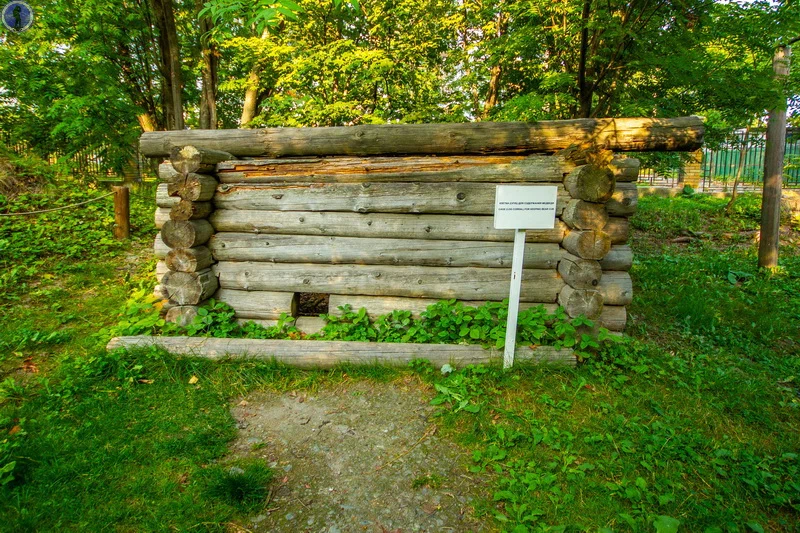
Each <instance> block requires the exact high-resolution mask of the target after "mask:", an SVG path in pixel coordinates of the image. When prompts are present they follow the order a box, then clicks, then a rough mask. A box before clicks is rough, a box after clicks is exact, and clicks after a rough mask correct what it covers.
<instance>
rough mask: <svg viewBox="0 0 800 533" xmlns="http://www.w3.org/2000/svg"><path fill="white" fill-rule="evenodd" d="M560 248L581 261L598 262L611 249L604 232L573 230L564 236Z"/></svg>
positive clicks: (608, 238)
mask: <svg viewBox="0 0 800 533" xmlns="http://www.w3.org/2000/svg"><path fill="white" fill-rule="evenodd" d="M561 246H563V247H564V249H565V250H567V251H568V252H569V253H571V254H572V255H577V256H578V257H580V258H581V259H595V260H599V259H602V258H603V257H605V255H606V254H607V253H608V251H609V250H610V249H611V237H610V236H609V235H608V234H607V233H606V232H604V231H595V230H584V231H578V230H574V231H570V232H569V233H567V234H566V235H564V240H563V241H562V242H561Z"/></svg>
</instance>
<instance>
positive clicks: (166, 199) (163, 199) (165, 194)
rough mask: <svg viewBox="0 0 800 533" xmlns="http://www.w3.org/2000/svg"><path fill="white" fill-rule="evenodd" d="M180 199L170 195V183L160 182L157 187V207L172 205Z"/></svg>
mask: <svg viewBox="0 0 800 533" xmlns="http://www.w3.org/2000/svg"><path fill="white" fill-rule="evenodd" d="M179 201H180V198H174V197H172V196H170V195H169V184H167V183H159V184H158V187H156V206H157V207H172V206H173V205H176V204H177V203H178V202H179Z"/></svg>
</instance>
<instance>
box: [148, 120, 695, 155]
mask: <svg viewBox="0 0 800 533" xmlns="http://www.w3.org/2000/svg"><path fill="white" fill-rule="evenodd" d="M703 131H704V128H703V121H702V119H700V118H699V117H680V118H669V119H665V118H617V119H613V118H599V119H574V120H543V121H540V122H534V123H523V122H472V123H462V124H390V125H364V126H345V127H328V128H265V129H239V130H180V131H169V132H166V131H151V132H145V133H144V134H142V136H141V138H140V141H139V148H140V150H141V151H142V153H143V154H144V155H145V156H148V157H160V156H166V155H169V154H170V152H171V150H172V149H173V148H174V147H176V146H177V147H183V146H186V145H193V146H202V147H203V148H206V149H213V150H223V151H226V152H230V153H232V154H234V155H236V156H238V157H243V156H271V157H296V156H324V155H382V154H383V155H400V154H440V155H444V154H488V153H536V152H539V153H554V152H557V151H559V150H563V149H565V148H567V147H570V146H574V145H577V146H582V147H592V146H599V147H603V148H607V149H609V150H614V151H620V152H630V151H645V152H654V151H669V150H680V151H688V152H690V151H693V150H697V149H698V148H699V147H700V146H702V143H703Z"/></svg>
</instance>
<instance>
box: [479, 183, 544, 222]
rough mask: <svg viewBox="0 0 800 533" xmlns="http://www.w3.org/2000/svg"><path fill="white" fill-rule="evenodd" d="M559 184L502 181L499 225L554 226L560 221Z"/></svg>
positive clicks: (496, 214)
mask: <svg viewBox="0 0 800 533" xmlns="http://www.w3.org/2000/svg"><path fill="white" fill-rule="evenodd" d="M557 201H558V187H556V186H555V185H498V186H497V192H496V193H495V199H494V227H495V229H552V228H554V227H555V222H556V202H557Z"/></svg>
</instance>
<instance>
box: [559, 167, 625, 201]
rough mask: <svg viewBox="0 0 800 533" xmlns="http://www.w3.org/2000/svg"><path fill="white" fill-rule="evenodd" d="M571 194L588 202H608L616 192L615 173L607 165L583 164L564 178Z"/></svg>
mask: <svg viewBox="0 0 800 533" xmlns="http://www.w3.org/2000/svg"><path fill="white" fill-rule="evenodd" d="M564 187H566V189H567V191H568V192H569V194H570V196H572V197H573V198H577V199H579V200H586V201H587V202H600V203H603V202H607V201H608V200H609V199H610V198H611V195H612V194H614V174H613V173H612V172H611V170H610V169H608V168H607V167H599V166H596V165H583V166H580V167H578V168H576V169H575V170H573V171H572V172H570V173H569V175H567V177H566V178H565V179H564Z"/></svg>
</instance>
